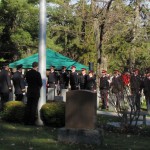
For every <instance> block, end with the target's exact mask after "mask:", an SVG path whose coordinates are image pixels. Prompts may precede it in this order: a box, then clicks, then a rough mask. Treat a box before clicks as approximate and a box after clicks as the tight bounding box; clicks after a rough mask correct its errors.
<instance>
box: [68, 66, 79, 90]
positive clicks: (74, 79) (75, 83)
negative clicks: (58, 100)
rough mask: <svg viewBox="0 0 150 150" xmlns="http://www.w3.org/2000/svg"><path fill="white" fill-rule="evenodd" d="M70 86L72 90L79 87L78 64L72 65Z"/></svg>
mask: <svg viewBox="0 0 150 150" xmlns="http://www.w3.org/2000/svg"><path fill="white" fill-rule="evenodd" d="M70 86H71V90H78V89H79V79H78V73H77V72H76V66H72V67H71V73H70Z"/></svg>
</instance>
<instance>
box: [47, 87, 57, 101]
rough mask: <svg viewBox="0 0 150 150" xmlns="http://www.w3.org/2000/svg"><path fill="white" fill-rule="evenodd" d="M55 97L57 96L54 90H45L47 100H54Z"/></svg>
mask: <svg viewBox="0 0 150 150" xmlns="http://www.w3.org/2000/svg"><path fill="white" fill-rule="evenodd" d="M55 96H57V90H56V88H48V90H47V100H54V99H55Z"/></svg>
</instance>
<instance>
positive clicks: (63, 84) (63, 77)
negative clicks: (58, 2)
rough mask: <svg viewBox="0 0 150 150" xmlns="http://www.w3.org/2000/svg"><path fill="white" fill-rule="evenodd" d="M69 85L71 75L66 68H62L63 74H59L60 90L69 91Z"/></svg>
mask: <svg viewBox="0 0 150 150" xmlns="http://www.w3.org/2000/svg"><path fill="white" fill-rule="evenodd" d="M68 84H69V74H68V72H67V71H66V66H62V69H61V72H60V74H59V85H60V89H67V88H68Z"/></svg>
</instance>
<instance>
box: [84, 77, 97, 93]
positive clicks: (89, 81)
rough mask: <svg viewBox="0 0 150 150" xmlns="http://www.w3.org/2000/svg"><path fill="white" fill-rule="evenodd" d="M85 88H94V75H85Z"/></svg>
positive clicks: (92, 89)
mask: <svg viewBox="0 0 150 150" xmlns="http://www.w3.org/2000/svg"><path fill="white" fill-rule="evenodd" d="M86 89H87V90H91V91H94V90H96V78H95V77H94V76H93V77H89V76H87V84H86Z"/></svg>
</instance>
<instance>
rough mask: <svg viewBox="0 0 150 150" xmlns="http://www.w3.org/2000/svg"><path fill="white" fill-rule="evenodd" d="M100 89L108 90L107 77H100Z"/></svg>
mask: <svg viewBox="0 0 150 150" xmlns="http://www.w3.org/2000/svg"><path fill="white" fill-rule="evenodd" d="M100 90H109V82H108V77H106V76H104V77H101V78H100Z"/></svg>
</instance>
